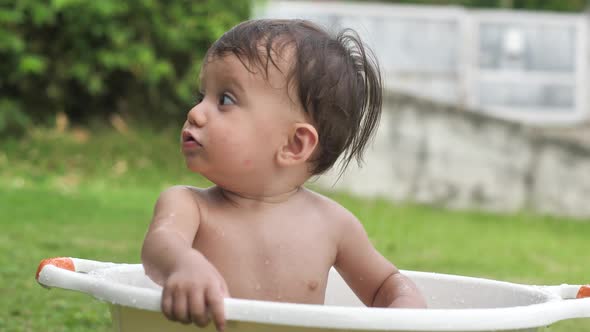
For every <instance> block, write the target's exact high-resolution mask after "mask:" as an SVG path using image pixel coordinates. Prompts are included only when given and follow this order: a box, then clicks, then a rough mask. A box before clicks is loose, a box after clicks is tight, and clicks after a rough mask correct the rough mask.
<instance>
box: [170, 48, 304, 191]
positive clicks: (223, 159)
mask: <svg viewBox="0 0 590 332" xmlns="http://www.w3.org/2000/svg"><path fill="white" fill-rule="evenodd" d="M252 69H253V70H254V72H250V71H248V69H246V68H245V67H244V65H243V64H242V62H240V60H239V59H238V58H237V57H235V56H234V55H227V56H224V57H221V58H213V59H209V61H208V62H207V63H206V65H204V67H203V69H202V72H201V91H200V98H199V99H200V102H199V103H198V104H197V105H195V106H193V108H192V109H191V110H190V111H189V112H188V115H187V120H186V122H185V123H184V126H183V129H182V134H181V142H182V152H183V154H184V156H185V159H186V164H187V167H188V168H189V169H190V170H192V171H194V172H198V173H201V174H202V175H204V176H205V177H206V178H208V179H209V180H211V181H212V182H214V183H216V184H217V185H220V186H222V187H225V188H227V189H233V190H246V189H248V188H249V187H250V186H256V185H260V183H261V182H260V181H263V180H264V179H265V176H267V175H268V174H269V173H268V172H271V171H272V170H273V167H276V165H275V161H276V153H277V151H278V149H279V147H280V146H281V145H282V144H283V143H284V142H285V140H286V139H288V136H289V134H290V130H291V128H292V124H293V123H294V122H302V121H305V117H304V114H303V111H302V109H301V107H300V106H298V105H296V104H294V103H293V101H292V99H293V100H296V99H295V98H289V94H288V91H287V83H286V79H285V77H284V74H282V73H280V72H279V71H278V70H277V69H276V68H274V67H273V66H272V65H270V66H269V75H268V78H266V77H265V75H264V73H263V72H262V71H261V70H260V69H259V68H255V67H253V68H252ZM284 72H285V71H284Z"/></svg>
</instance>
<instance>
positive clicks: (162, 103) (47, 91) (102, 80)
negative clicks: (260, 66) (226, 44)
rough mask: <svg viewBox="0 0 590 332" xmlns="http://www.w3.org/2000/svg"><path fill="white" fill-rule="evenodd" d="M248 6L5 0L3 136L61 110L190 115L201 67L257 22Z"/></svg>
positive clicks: (224, 0)
mask: <svg viewBox="0 0 590 332" xmlns="http://www.w3.org/2000/svg"><path fill="white" fill-rule="evenodd" d="M250 7H251V2H250V1H246V0H239V1H235V0H173V1H165V0H160V1H158V0H98V1H93V0H16V1H14V0H12V1H11V0H8V1H7V0H0V134H7V133H14V132H18V131H22V130H23V129H24V128H26V126H28V125H29V124H31V123H42V122H45V121H48V120H51V119H54V117H55V114H56V113H58V112H64V113H65V114H67V115H68V117H69V118H70V119H72V120H73V121H86V120H88V119H90V118H94V117H99V118H102V117H106V116H108V115H109V114H111V113H113V112H118V113H122V114H124V115H127V116H129V117H132V118H134V119H139V120H142V121H143V120H145V121H154V120H156V121H157V122H160V123H161V122H162V121H164V122H166V120H167V119H168V120H177V119H180V117H182V116H184V114H186V111H187V108H188V107H189V106H190V105H191V103H192V101H193V96H194V95H195V94H196V88H197V78H198V72H199V66H200V62H201V61H202V57H203V55H204V53H205V51H206V50H207V47H208V46H209V45H210V44H211V43H212V41H214V40H215V39H216V38H218V37H219V36H220V35H221V34H222V33H223V32H224V31H225V30H227V29H228V28H230V27H231V26H233V25H235V24H237V23H238V22H240V21H242V20H245V19H247V18H248V17H249V16H250V10H251V8H250Z"/></svg>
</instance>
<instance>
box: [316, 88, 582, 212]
mask: <svg viewBox="0 0 590 332" xmlns="http://www.w3.org/2000/svg"><path fill="white" fill-rule="evenodd" d="M337 173H338V172H337V171H332V172H331V173H329V174H326V175H324V176H322V177H320V178H319V179H318V181H317V184H318V185H320V186H321V187H324V188H334V189H339V190H344V191H348V192H351V193H354V194H360V195H363V196H380V197H384V198H387V199H391V200H395V201H411V202H418V203H427V204H435V205H439V206H444V207H448V208H457V209H484V210H491V211H501V212H514V211H518V210H523V209H524V210H533V211H536V212H541V213H547V214H553V215H566V216H574V217H590V204H588V203H589V202H588V201H589V200H590V148H589V147H588V144H585V143H583V141H579V140H572V139H568V138H566V137H565V138H564V137H563V136H560V135H555V133H552V132H550V131H548V130H543V129H540V128H535V127H532V126H527V125H523V124H517V123H512V122H509V121H506V120H500V119H497V118H492V117H488V116H486V115H485V114H481V113H475V112H470V111H464V110H461V109H459V108H457V107H455V106H448V105H444V104H440V103H435V102H431V101H426V100H422V99H418V98H415V97H410V96H406V95H399V94H389V95H388V96H387V97H386V100H385V105H384V112H383V117H382V119H381V124H380V127H379V130H378V133H377V136H376V137H375V140H374V142H373V145H372V147H371V148H370V149H369V150H368V151H367V153H366V155H365V165H364V167H362V168H358V167H356V164H351V165H350V166H349V169H348V170H347V172H346V173H345V174H344V175H343V176H342V178H340V180H339V181H337V182H336V183H335V184H334V182H335V181H336V178H337Z"/></svg>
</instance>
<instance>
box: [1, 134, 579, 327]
mask: <svg viewBox="0 0 590 332" xmlns="http://www.w3.org/2000/svg"><path fill="white" fill-rule="evenodd" d="M176 141H177V133H176V132H175V131H172V130H165V131H162V132H160V133H154V132H151V131H147V130H138V131H134V132H132V133H131V134H129V135H120V134H116V133H113V132H109V131H105V130H98V131H97V132H94V133H91V134H90V138H89V139H87V140H86V139H84V136H83V135H82V136H80V135H73V134H71V133H67V134H56V133H53V132H52V131H50V130H42V129H36V130H35V131H33V132H32V133H31V134H30V135H29V136H28V137H27V138H25V139H21V140H16V139H8V140H3V141H1V142H0V224H1V225H2V231H1V232H0V253H2V254H1V255H0V331H108V330H109V329H110V317H109V314H108V309H107V306H106V305H105V304H104V303H101V302H99V301H97V300H94V299H92V298H90V297H89V296H87V295H83V294H77V293H72V292H66V291H62V290H57V289H54V290H46V289H43V288H42V287H40V286H39V285H38V284H37V283H36V282H35V280H34V275H35V270H36V268H37V264H38V263H39V261H40V260H41V259H43V258H47V257H55V256H73V257H81V258H89V259H95V260H104V261H114V262H127V263H137V262H139V251H140V247H141V241H142V238H143V235H144V234H145V231H146V228H147V225H148V223H149V220H150V215H151V211H152V207H153V203H154V201H155V199H156V198H157V196H158V193H159V192H160V191H161V190H162V189H163V188H165V187H167V186H169V185H171V184H177V183H185V184H196V185H206V182H205V181H204V180H203V179H202V178H200V177H198V176H196V175H193V174H190V173H188V172H187V171H185V169H184V165H183V164H182V160H181V158H180V155H179V153H178V148H177V144H176ZM330 196H332V197H333V198H335V199H336V200H338V201H339V202H341V203H342V204H343V205H344V206H346V207H347V208H349V209H350V210H351V211H353V212H354V213H355V214H356V215H357V216H358V217H359V219H361V220H362V221H363V223H364V224H365V227H366V229H367V232H368V234H369V236H370V238H371V240H372V241H373V243H374V244H375V246H376V247H377V248H378V249H379V250H380V251H381V252H382V253H383V254H384V255H385V256H386V257H388V258H389V259H390V260H391V261H392V262H394V263H396V264H397V265H398V267H400V268H402V269H412V270H422V271H435V272H441V273H452V274H462V275H468V276H479V277H488V278H494V279H500V280H507V281H512V282H521V283H528V284H561V283H572V284H579V283H583V282H586V283H588V282H590V265H588V234H590V222H588V221H574V220H568V219H561V218H550V217H541V216H535V215H531V214H519V215H497V214H489V213H481V212H453V211H445V210H442V209H436V208H430V207H424V206H415V205H400V204H393V203H389V202H386V201H384V200H363V199H360V198H355V197H351V196H349V195H346V194H342V193H339V194H330ZM549 331H559V332H565V331H590V322H589V321H588V320H578V321H566V322H561V323H559V324H555V325H553V326H552V327H551V328H550V329H549Z"/></svg>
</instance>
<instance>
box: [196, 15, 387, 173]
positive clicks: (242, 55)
mask: <svg viewBox="0 0 590 332" xmlns="http://www.w3.org/2000/svg"><path fill="white" fill-rule="evenodd" d="M285 49H286V50H288V51H291V50H293V51H294V52H293V54H292V57H293V59H294V60H293V64H292V65H291V67H290V68H289V72H288V73H285V74H286V77H287V84H289V85H288V86H291V84H294V87H295V88H296V91H297V94H298V97H299V100H300V102H301V104H302V105H303V108H304V111H305V112H306V113H307V114H309V116H310V117H311V119H312V121H313V125H314V126H315V127H316V130H317V131H318V135H319V151H317V153H315V154H314V158H313V160H312V163H313V169H312V174H321V173H323V172H325V171H326V170H328V169H330V168H331V167H332V166H333V165H334V163H335V162H336V160H338V157H339V156H340V155H341V154H342V153H344V157H343V159H342V160H341V162H342V165H341V173H342V172H344V170H345V169H346V167H347V166H348V164H349V163H350V162H351V161H352V159H356V160H357V162H358V163H361V162H362V155H363V152H364V150H365V149H366V147H367V143H368V142H369V141H370V139H371V138H372V136H373V135H374V132H375V129H376V127H377V125H378V123H379V118H380V115H381V103H382V86H381V75H380V73H379V66H378V63H377V60H376V58H375V56H374V55H373V53H372V52H371V51H370V49H368V48H367V47H366V46H364V45H363V43H362V42H361V40H360V38H359V36H358V34H357V33H356V32H355V31H353V30H351V29H345V30H343V31H341V32H339V33H338V34H337V35H335V36H332V35H331V34H330V33H328V32H327V31H326V30H324V29H322V28H321V27H319V26H318V25H316V24H313V23H311V22H309V21H306V20H284V19H261V20H251V21H246V22H243V23H241V24H239V25H237V26H235V27H234V28H232V29H231V30H229V31H228V32H226V33H225V34H224V35H223V36H221V38H219V40H217V41H216V42H215V43H214V44H213V45H212V46H211V48H210V49H209V50H208V52H207V55H206V61H207V59H209V58H214V57H220V56H224V55H227V54H233V55H235V56H237V57H238V59H240V61H241V62H242V63H243V64H244V66H245V67H246V68H250V67H249V65H250V66H251V65H255V66H257V67H259V68H261V69H264V72H265V74H266V76H267V77H268V68H269V64H272V65H273V66H275V67H276V68H277V69H278V70H279V71H280V70H281V68H279V66H278V65H277V63H276V62H275V58H276V57H277V56H281V55H282V54H283V51H284V50H285ZM249 70H251V69H249Z"/></svg>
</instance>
